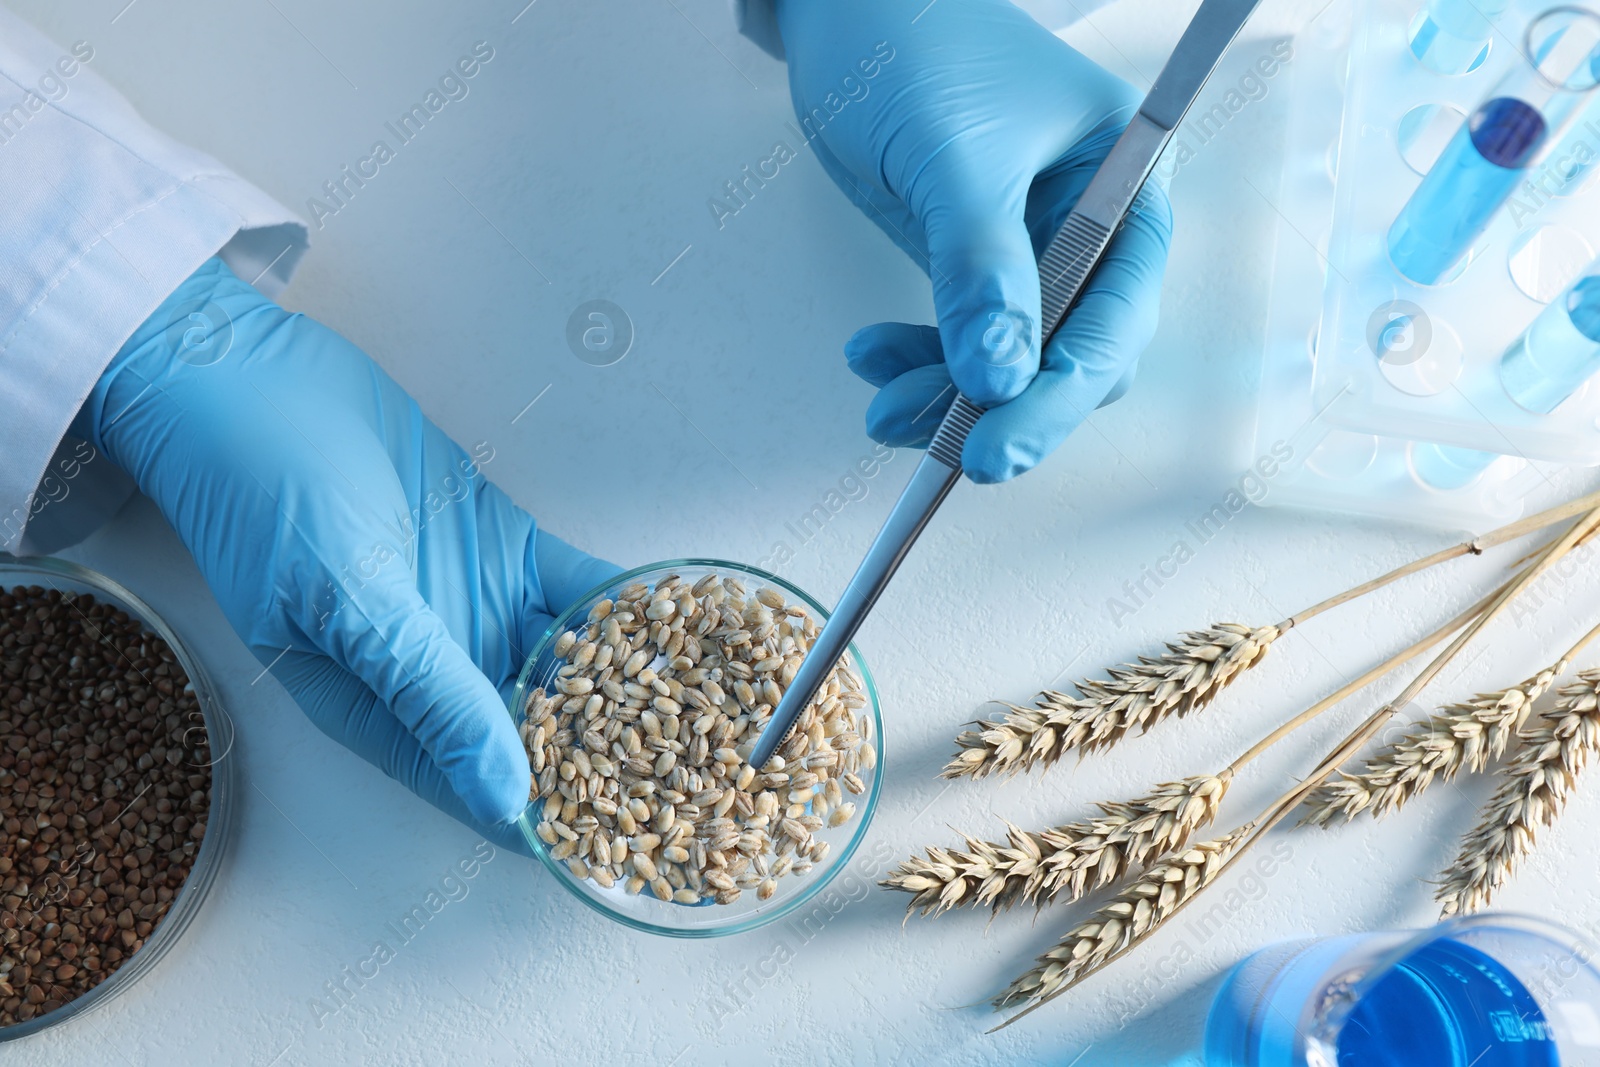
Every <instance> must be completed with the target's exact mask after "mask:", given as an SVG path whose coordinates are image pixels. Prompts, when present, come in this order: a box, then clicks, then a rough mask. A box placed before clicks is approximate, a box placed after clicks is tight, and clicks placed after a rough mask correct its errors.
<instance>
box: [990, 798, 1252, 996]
mask: <svg viewBox="0 0 1600 1067" xmlns="http://www.w3.org/2000/svg"><path fill="white" fill-rule="evenodd" d="M1254 828H1255V824H1254V823H1246V824H1245V825H1243V826H1241V827H1239V828H1238V829H1236V830H1233V831H1231V832H1229V833H1227V834H1224V835H1223V836H1221V837H1218V838H1213V839H1212V840H1210V841H1205V842H1202V843H1200V844H1198V845H1195V846H1193V847H1192V848H1189V849H1187V850H1186V851H1184V852H1183V853H1182V854H1172V855H1168V856H1167V857H1166V858H1165V859H1163V860H1162V861H1161V862H1159V863H1157V864H1156V865H1155V866H1153V867H1151V868H1150V869H1149V870H1148V871H1146V872H1145V873H1144V874H1142V875H1140V876H1139V877H1138V878H1137V879H1135V880H1134V881H1133V882H1132V883H1130V884H1129V885H1128V887H1127V888H1125V889H1123V890H1122V891H1121V892H1120V893H1118V894H1117V895H1116V897H1115V898H1114V899H1112V900H1111V902H1110V903H1108V904H1106V905H1105V906H1104V907H1102V908H1100V909H1099V910H1098V911H1096V912H1095V913H1094V915H1092V916H1091V917H1090V918H1089V919H1088V920H1086V921H1084V922H1082V923H1079V924H1078V925H1077V926H1074V927H1073V928H1072V929H1071V930H1068V931H1067V933H1066V935H1065V936H1064V937H1062V938H1061V940H1060V941H1059V942H1057V944H1056V946H1055V947H1054V948H1052V949H1050V951H1048V952H1046V953H1045V954H1044V955H1042V956H1040V957H1039V960H1038V965H1037V966H1035V967H1034V968H1033V969H1032V970H1031V971H1029V972H1028V973H1027V974H1024V975H1023V976H1022V977H1020V978H1018V979H1017V980H1016V981H1014V982H1012V983H1011V984H1010V985H1009V986H1007V987H1006V990H1005V992H1003V993H1001V994H1000V995H999V996H998V997H996V998H995V1000H994V1006H995V1007H996V1008H1004V1007H1008V1006H1010V1005H1013V1004H1019V1003H1027V1004H1028V1008H1027V1009H1026V1010H1025V1011H1023V1012H1021V1013H1019V1014H1017V1015H1015V1016H1013V1017H1012V1018H1011V1019H1010V1020H1008V1022H1007V1025H1009V1023H1011V1022H1015V1021H1016V1020H1017V1019H1019V1018H1021V1017H1022V1016H1023V1015H1026V1014H1027V1013H1028V1012H1029V1011H1032V1010H1033V1009H1034V1008H1037V1007H1039V1006H1040V1005H1042V1004H1044V1003H1045V1002H1047V1001H1049V1000H1052V999H1054V998H1055V997H1058V996H1060V995H1061V994H1062V993H1065V992H1066V991H1067V990H1069V989H1071V988H1072V987H1073V986H1075V985H1077V984H1078V983H1079V982H1081V981H1083V980H1084V979H1085V978H1087V977H1089V976H1090V975H1091V974H1093V973H1095V972H1096V971H1098V970H1099V969H1100V968H1101V967H1104V966H1105V965H1106V964H1108V963H1110V962H1112V961H1113V960H1115V959H1117V958H1118V957H1119V956H1122V955H1123V954H1125V953H1127V952H1129V951H1130V950H1132V949H1133V948H1135V947H1136V946H1137V945H1139V944H1140V943H1141V942H1142V941H1144V939H1145V938H1147V937H1149V936H1150V935H1151V934H1152V933H1154V932H1155V931H1156V930H1157V929H1158V928H1159V927H1160V926H1161V924H1162V923H1164V922H1166V921H1167V919H1169V918H1171V917H1172V916H1173V915H1174V914H1175V913H1176V912H1177V911H1178V909H1179V908H1181V907H1183V906H1184V905H1185V904H1187V903H1188V902H1189V901H1190V900H1192V899H1193V898H1194V897H1195V896H1196V895H1197V894H1198V893H1199V892H1200V891H1201V890H1202V889H1204V888H1205V887H1206V886H1208V885H1210V884H1211V882H1212V881H1213V880H1214V879H1215V878H1216V876H1217V875H1218V874H1219V873H1220V872H1221V870H1222V868H1223V866H1224V865H1225V864H1226V863H1227V862H1228V860H1229V859H1230V858H1231V857H1232V856H1233V855H1234V853H1235V852H1237V851H1238V850H1239V847H1240V846H1241V845H1242V844H1244V842H1245V841H1246V840H1248V838H1249V834H1250V831H1251V830H1253V829H1254Z"/></svg>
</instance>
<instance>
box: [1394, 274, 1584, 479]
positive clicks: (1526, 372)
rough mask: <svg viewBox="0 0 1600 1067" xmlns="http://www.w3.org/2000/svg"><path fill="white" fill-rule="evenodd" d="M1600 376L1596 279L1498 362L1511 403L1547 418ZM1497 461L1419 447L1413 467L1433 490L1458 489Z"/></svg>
mask: <svg viewBox="0 0 1600 1067" xmlns="http://www.w3.org/2000/svg"><path fill="white" fill-rule="evenodd" d="M1597 371H1600V274H1597V275H1591V276H1590V277H1587V278H1583V279H1580V280H1579V281H1578V282H1577V284H1575V285H1573V286H1572V288H1570V289H1568V290H1567V291H1566V293H1564V294H1563V295H1562V296H1561V297H1560V299H1558V300H1556V301H1555V302H1554V303H1552V304H1551V305H1550V306H1549V307H1547V308H1545V309H1544V311H1542V312H1541V313H1540V314H1539V317H1538V318H1536V319H1534V320H1533V325H1531V326H1529V327H1528V329H1527V330H1526V331H1525V332H1524V333H1523V335H1522V336H1521V337H1519V338H1517V340H1516V343H1515V344H1513V345H1512V346H1511V347H1510V348H1509V349H1507V350H1506V354H1505V355H1504V356H1501V357H1500V381H1501V384H1503V385H1504V386H1505V389H1506V392H1507V393H1508V394H1510V396H1511V399H1512V400H1515V401H1516V402H1517V403H1518V404H1520V405H1521V406H1522V407H1524V408H1526V409H1528V410H1529V411H1532V412H1534V413H1536V414H1539V415H1548V414H1549V413H1550V412H1552V411H1554V410H1555V409H1556V407H1557V406H1558V405H1560V403H1561V402H1562V401H1563V400H1565V399H1567V397H1569V396H1571V395H1572V394H1573V393H1575V392H1577V391H1578V389H1579V388H1580V387H1581V386H1582V385H1583V383H1584V382H1586V381H1588V380H1589V379H1590V378H1591V377H1593V376H1594V374H1595V373H1596V372H1597ZM1497 458H1499V457H1497V456H1496V455H1495V454H1494V453H1493V452H1479V451H1477V450H1475V449H1470V448H1455V447H1452V446H1450V445H1436V444H1427V443H1421V442H1419V443H1418V444H1416V445H1413V446H1412V449H1411V466H1412V468H1413V469H1414V470H1415V471H1416V472H1417V477H1418V478H1421V479H1422V480H1423V481H1424V482H1426V483H1427V484H1428V485H1431V486H1432V487H1433V488H1435V489H1459V488H1461V487H1462V486H1464V485H1466V484H1468V483H1469V482H1471V481H1472V480H1473V479H1474V478H1476V477H1477V476H1478V473H1479V472H1480V471H1482V470H1483V469H1484V468H1485V467H1487V466H1488V465H1489V464H1491V463H1493V462H1494V461H1495V460H1496V459H1497Z"/></svg>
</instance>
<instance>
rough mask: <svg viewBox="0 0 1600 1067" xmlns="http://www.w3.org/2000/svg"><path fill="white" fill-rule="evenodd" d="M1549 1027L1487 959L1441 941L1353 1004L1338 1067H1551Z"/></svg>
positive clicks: (1521, 989)
mask: <svg viewBox="0 0 1600 1067" xmlns="http://www.w3.org/2000/svg"><path fill="white" fill-rule="evenodd" d="M1560 1062H1561V1061H1560V1058H1559V1056H1558V1055H1557V1051H1556V1045H1555V1042H1554V1041H1553V1040H1552V1035H1551V1031H1550V1027H1549V1024H1548V1023H1546V1022H1545V1017H1544V1013H1543V1012H1542V1011H1540V1010H1539V1005H1538V1003H1537V1002H1536V1001H1535V1000H1534V999H1533V996H1532V994H1530V993H1529V992H1528V990H1527V988H1526V987H1525V986H1523V985H1522V983H1521V982H1519V981H1518V980H1517V979H1516V977H1515V976H1513V975H1512V973H1511V972H1510V971H1508V970H1506V969H1505V968H1504V967H1502V966H1501V965H1500V964H1498V963H1496V962H1495V961H1494V960H1493V959H1492V958H1491V957H1489V956H1486V955H1484V954H1483V953H1482V952H1479V951H1478V950H1477V949H1475V948H1471V947H1469V946H1467V945H1463V944H1461V943H1460V942H1457V941H1452V940H1449V939H1448V938H1445V939H1441V940H1439V941H1435V942H1433V943H1431V944H1429V945H1426V946H1424V947H1423V948H1422V949H1420V950H1418V951H1417V952H1414V953H1412V954H1411V955H1410V956H1407V957H1406V959H1405V960H1404V961H1403V962H1402V963H1400V964H1399V965H1398V966H1396V967H1395V968H1394V970H1392V971H1391V972H1389V974H1388V975H1386V976H1385V977H1384V978H1383V979H1382V980H1381V981H1379V982H1378V984H1377V985H1375V986H1374V987H1373V988H1372V990H1371V991H1370V992H1368V993H1367V995H1366V996H1364V997H1362V998H1361V1000H1360V1001H1359V1002H1358V1003H1357V1004H1356V1006H1355V1010H1353V1011H1352V1012H1351V1013H1350V1017H1349V1018H1348V1019H1347V1020H1345V1024H1344V1026H1343V1027H1342V1028H1341V1029H1340V1031H1339V1067H1468V1065H1469V1064H1471V1065H1472V1067H1559V1064H1560Z"/></svg>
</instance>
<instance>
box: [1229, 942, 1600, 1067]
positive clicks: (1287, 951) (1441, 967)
mask: <svg viewBox="0 0 1600 1067" xmlns="http://www.w3.org/2000/svg"><path fill="white" fill-rule="evenodd" d="M1596 952H1597V950H1596V949H1595V947H1594V946H1592V945H1590V944H1589V943H1587V942H1586V941H1584V940H1583V939H1582V938H1580V937H1578V936H1577V935H1576V934H1574V933H1572V932H1570V931H1568V930H1565V929H1563V928H1561V927H1559V926H1555V925H1553V924H1551V923H1547V922H1544V921H1542V920H1538V919H1532V918H1528V917H1524V916H1515V915H1472V916H1467V917H1465V918H1457V919H1452V920H1449V921H1447V922H1444V923H1441V924H1439V925H1438V926H1436V927H1433V928H1432V929H1430V930H1424V931H1398V932H1386V933H1370V934H1356V935H1352V936H1348V937H1334V938H1323V939H1317V940H1308V941H1299V942H1288V943H1284V944H1280V945H1274V946H1271V947H1269V948H1266V949H1263V950H1262V951H1260V952H1258V953H1256V954H1255V955H1254V956H1251V957H1250V958H1249V959H1247V960H1245V961H1244V962H1243V963H1241V964H1239V966H1238V967H1236V968H1235V969H1234V970H1233V971H1232V973H1230V974H1229V975H1228V977H1227V978H1226V979H1225V980H1224V982H1223V985H1222V988H1221V989H1220V990H1219V991H1218V993H1217V996H1216V1000H1215V1001H1214V1002H1213V1003H1212V1006H1211V1013H1210V1016H1209V1018H1208V1019H1207V1021H1206V1037H1205V1062H1206V1065H1207V1067H1593V1065H1595V1064H1600V972H1597V971H1596V970H1595V966H1594V964H1595V959H1596Z"/></svg>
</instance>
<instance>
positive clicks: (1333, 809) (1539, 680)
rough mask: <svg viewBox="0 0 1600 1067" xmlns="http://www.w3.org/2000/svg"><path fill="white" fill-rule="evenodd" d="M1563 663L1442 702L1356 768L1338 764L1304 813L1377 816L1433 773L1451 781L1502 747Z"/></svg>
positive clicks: (1316, 819) (1335, 817) (1418, 789)
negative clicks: (1489, 690) (1518, 680)
mask: <svg viewBox="0 0 1600 1067" xmlns="http://www.w3.org/2000/svg"><path fill="white" fill-rule="evenodd" d="M1566 669H1567V661H1566V660H1564V659H1563V660H1560V661H1559V662H1556V663H1553V664H1551V665H1550V666H1549V667H1546V668H1545V669H1544V670H1542V671H1540V672H1539V673H1538V674H1535V675H1534V676H1533V677H1531V678H1528V679H1526V680H1524V681H1523V682H1521V683H1519V684H1518V685H1514V686H1512V687H1511V688H1509V689H1502V690H1501V691H1500V692H1498V693H1481V694H1479V695H1478V696H1477V697H1476V698H1474V699H1472V700H1470V701H1467V702H1466V703H1463V704H1448V705H1446V706H1445V707H1442V708H1440V709H1439V710H1438V711H1436V712H1434V713H1433V714H1432V715H1430V716H1428V718H1426V719H1424V720H1422V721H1421V722H1419V723H1416V724H1415V725H1413V726H1412V727H1411V729H1409V730H1407V731H1406V733H1405V735H1404V736H1403V737H1401V738H1400V740H1398V741H1396V742H1395V743H1393V744H1391V745H1387V746H1385V747H1384V748H1383V749H1381V750H1379V751H1378V753H1377V754H1376V755H1374V756H1373V757H1372V758H1370V759H1368V760H1367V761H1366V762H1365V763H1364V764H1362V766H1361V769H1360V770H1357V771H1351V772H1342V773H1341V774H1340V775H1339V777H1338V778H1337V779H1335V780H1333V781H1330V782H1327V783H1326V784H1324V785H1323V786H1321V787H1320V788H1319V789H1317V791H1316V792H1315V793H1312V794H1311V796H1310V797H1309V798H1307V801H1306V803H1307V804H1308V805H1309V806H1310V809H1311V811H1310V814H1309V815H1307V816H1306V818H1305V820H1304V821H1305V822H1308V823H1312V824H1315V825H1318V826H1322V825H1327V824H1328V823H1330V822H1349V821H1350V820H1351V819H1354V818H1355V817H1356V816H1358V815H1360V814H1361V813H1362V812H1364V811H1370V812H1371V813H1372V815H1373V817H1374V818H1379V817H1382V816H1384V815H1387V814H1389V813H1390V812H1392V811H1396V810H1398V809H1399V808H1401V807H1402V806H1404V805H1405V804H1406V803H1408V802H1409V801H1411V800H1414V799H1415V798H1416V797H1417V796H1418V795H1419V794H1420V793H1422V791H1423V790H1425V789H1427V788H1428V786H1429V785H1431V784H1432V783H1433V781H1434V779H1435V778H1440V779H1443V780H1444V781H1449V780H1450V779H1452V778H1454V777H1455V776H1456V775H1457V774H1460V773H1461V772H1462V771H1470V772H1472V773H1474V774H1475V773H1477V772H1479V771H1481V770H1483V769H1484V768H1485V767H1486V766H1488V765H1489V763H1491V762H1492V761H1494V760H1496V759H1499V758H1500V756H1501V754H1502V753H1504V752H1505V751H1506V747H1507V745H1508V743H1509V742H1510V741H1511V739H1512V738H1513V737H1515V736H1516V732H1517V731H1518V730H1520V729H1521V728H1522V724H1523V721H1524V720H1525V719H1527V717H1528V710H1529V709H1530V708H1532V707H1533V702H1534V701H1536V700H1538V699H1539V697H1540V696H1542V695H1543V694H1544V692H1545V690H1547V689H1549V688H1550V684H1551V683H1552V682H1554V681H1555V680H1556V679H1557V678H1558V677H1560V676H1561V673H1562V672H1563V671H1565V670H1566Z"/></svg>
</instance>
